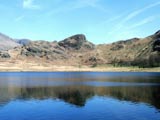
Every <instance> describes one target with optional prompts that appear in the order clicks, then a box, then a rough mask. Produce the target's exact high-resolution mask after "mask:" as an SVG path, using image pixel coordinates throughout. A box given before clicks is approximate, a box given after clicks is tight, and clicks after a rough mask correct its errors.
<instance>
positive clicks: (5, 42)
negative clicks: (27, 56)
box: [0, 33, 19, 51]
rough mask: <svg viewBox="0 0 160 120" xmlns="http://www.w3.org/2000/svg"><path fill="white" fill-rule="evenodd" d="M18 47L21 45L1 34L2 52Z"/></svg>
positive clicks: (0, 44) (0, 49) (0, 47)
mask: <svg viewBox="0 0 160 120" xmlns="http://www.w3.org/2000/svg"><path fill="white" fill-rule="evenodd" d="M18 46H19V44H18V43H16V42H15V41H14V40H13V39H12V38H10V37H8V36H6V35H4V34H2V33H0V51H4V50H9V49H13V48H15V47H18Z"/></svg>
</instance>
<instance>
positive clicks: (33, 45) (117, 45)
mask: <svg viewBox="0 0 160 120" xmlns="http://www.w3.org/2000/svg"><path fill="white" fill-rule="evenodd" d="M15 47H16V48H15ZM0 50H1V53H0V57H1V58H9V59H16V60H17V59H30V60H31V59H32V60H33V61H34V60H38V61H39V62H43V61H45V60H48V61H50V62H53V64H56V65H58V64H59V65H92V66H96V65H99V64H113V65H115V66H116V65H118V66H139V67H157V66H160V31H157V32H156V33H155V34H153V35H151V36H148V37H146V38H132V39H128V40H121V41H118V42H114V43H112V44H100V45H94V44H93V43H91V42H89V41H88V40H87V39H86V36H85V35H83V34H77V35H74V36H71V37H68V38H66V39H64V40H61V41H59V42H57V41H53V42H49V41H42V40H41V41H31V40H28V39H18V40H16V41H14V40H13V39H12V38H9V37H7V36H5V35H3V34H0ZM5 50H9V51H8V52H6V51H5ZM3 51H5V52H3Z"/></svg>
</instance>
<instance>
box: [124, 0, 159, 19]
mask: <svg viewBox="0 0 160 120" xmlns="http://www.w3.org/2000/svg"><path fill="white" fill-rule="evenodd" d="M158 5H160V2H156V3H152V4H150V5H148V6H146V7H144V8H142V9H138V10H136V11H133V12H131V13H130V14H128V15H127V16H126V18H125V19H124V20H123V22H127V21H128V20H131V19H132V18H134V17H136V16H138V15H139V14H141V13H143V12H145V11H146V10H148V9H150V8H153V7H156V6H158Z"/></svg>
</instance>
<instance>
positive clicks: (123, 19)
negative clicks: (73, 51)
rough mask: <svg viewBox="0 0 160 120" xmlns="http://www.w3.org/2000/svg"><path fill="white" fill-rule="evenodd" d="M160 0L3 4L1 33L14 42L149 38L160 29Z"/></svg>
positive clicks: (3, 0) (9, 0)
mask: <svg viewBox="0 0 160 120" xmlns="http://www.w3.org/2000/svg"><path fill="white" fill-rule="evenodd" d="M159 11H160V1H159V0H0V16H1V18H0V32H1V33H4V34H6V35H8V36H10V37H13V38H29V39H33V40H49V41H53V40H62V39H64V38H66V37H69V36H71V35H74V34H85V35H86V37H87V39H88V40H89V41H92V42H93V43H97V44H99V43H111V42H113V41H117V40H124V39H129V38H132V37H145V36H148V35H150V34H153V33H154V32H156V31H157V30H159V29H160V12H159Z"/></svg>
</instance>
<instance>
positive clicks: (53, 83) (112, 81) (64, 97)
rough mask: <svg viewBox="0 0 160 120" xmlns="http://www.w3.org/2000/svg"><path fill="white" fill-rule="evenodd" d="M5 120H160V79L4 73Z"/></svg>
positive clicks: (0, 84)
mask: <svg viewBox="0 0 160 120" xmlns="http://www.w3.org/2000/svg"><path fill="white" fill-rule="evenodd" d="M0 120H160V73H143V72H140V73H136V72H133V73H132V72H116V73H114V72H21V73H20V72H13V73H12V72H1V73H0Z"/></svg>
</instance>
